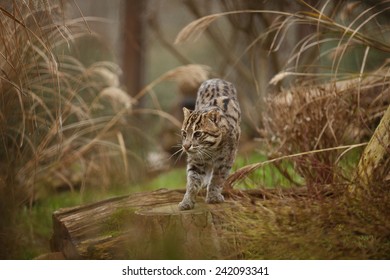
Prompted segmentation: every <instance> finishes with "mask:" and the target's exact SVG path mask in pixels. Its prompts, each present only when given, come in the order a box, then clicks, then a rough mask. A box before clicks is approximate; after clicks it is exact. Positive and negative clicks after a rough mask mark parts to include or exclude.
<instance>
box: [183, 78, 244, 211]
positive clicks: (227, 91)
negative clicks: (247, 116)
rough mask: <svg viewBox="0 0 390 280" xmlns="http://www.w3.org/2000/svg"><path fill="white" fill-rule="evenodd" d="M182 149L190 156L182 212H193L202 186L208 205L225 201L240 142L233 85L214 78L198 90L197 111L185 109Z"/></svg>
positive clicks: (236, 102)
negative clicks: (226, 187) (224, 191)
mask: <svg viewBox="0 0 390 280" xmlns="http://www.w3.org/2000/svg"><path fill="white" fill-rule="evenodd" d="M183 112H184V121H183V126H182V130H181V134H182V149H183V151H184V152H186V153H187V186H186V194H185V195H184V198H183V200H182V202H180V204H179V209H180V210H188V209H192V208H194V206H195V198H196V195H197V193H198V191H199V189H200V188H201V187H206V188H207V196H206V202H207V203H220V202H223V201H224V197H223V195H222V194H221V191H222V187H223V184H224V182H225V180H226V178H227V176H228V175H229V172H230V169H231V167H232V165H233V162H234V159H235V156H236V152H237V146H238V141H239V139H240V133H241V130H240V121H241V111H240V106H239V104H238V100H237V92H236V89H235V87H234V86H233V84H231V83H229V82H227V81H224V80H221V79H212V80H207V81H205V82H203V84H202V85H201V86H200V87H199V90H198V94H197V99H196V105H195V110H193V111H190V110H188V109H187V108H183Z"/></svg>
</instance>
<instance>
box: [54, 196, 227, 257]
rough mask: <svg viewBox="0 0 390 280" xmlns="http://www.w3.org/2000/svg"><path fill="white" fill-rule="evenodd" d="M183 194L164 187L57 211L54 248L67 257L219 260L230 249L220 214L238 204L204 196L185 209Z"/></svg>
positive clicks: (55, 214) (55, 213)
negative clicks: (216, 201)
mask: <svg viewBox="0 0 390 280" xmlns="http://www.w3.org/2000/svg"><path fill="white" fill-rule="evenodd" d="M183 193H184V191H178V190H170V191H169V190H159V191H154V192H149V193H138V194H133V195H129V196H123V197H118V198H113V199H109V200H105V201H101V202H97V203H94V204H90V205H85V206H79V207H74V208H69V209H61V210H58V211H56V212H54V214H53V230H54V232H53V236H52V239H51V247H52V251H54V252H62V254H63V255H64V257H65V258H67V259H210V258H211V259H214V258H220V257H221V256H222V255H226V254H227V253H229V252H228V251H229V250H230V249H229V248H231V246H232V245H229V244H228V242H226V239H225V238H223V237H222V236H220V233H219V229H220V228H221V227H223V221H222V220H221V218H220V215H218V212H220V211H224V209H229V208H230V209H231V208H232V207H234V202H232V201H230V202H229V201H227V202H226V203H223V204H218V205H208V204H205V203H203V201H202V198H201V197H199V201H198V202H197V204H196V207H195V208H194V209H193V210H190V211H182V212H180V211H179V210H178V207H177V204H178V203H179V202H180V200H181V199H182V197H183ZM229 246H230V247H229ZM231 249H232V248H231Z"/></svg>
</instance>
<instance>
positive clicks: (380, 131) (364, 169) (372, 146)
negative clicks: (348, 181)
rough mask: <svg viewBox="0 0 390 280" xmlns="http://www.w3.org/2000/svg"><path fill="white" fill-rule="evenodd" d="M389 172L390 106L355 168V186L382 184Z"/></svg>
mask: <svg viewBox="0 0 390 280" xmlns="http://www.w3.org/2000/svg"><path fill="white" fill-rule="evenodd" d="M389 171H390V106H389V107H388V108H387V110H386V112H385V114H384V115H383V117H382V119H381V121H380V123H379V125H378V126H377V128H376V129H375V132H374V134H373V136H372V137H371V139H370V141H369V143H368V145H367V146H366V148H365V149H364V151H363V154H362V156H361V158H360V161H359V164H358V167H357V185H361V186H363V187H364V188H367V187H370V186H372V185H373V184H377V183H383V182H384V181H385V178H386V176H387V175H388V174H389Z"/></svg>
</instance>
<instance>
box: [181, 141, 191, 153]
mask: <svg viewBox="0 0 390 280" xmlns="http://www.w3.org/2000/svg"><path fill="white" fill-rule="evenodd" d="M190 148H191V143H190V142H184V143H183V149H184V151H188V150H189V149H190Z"/></svg>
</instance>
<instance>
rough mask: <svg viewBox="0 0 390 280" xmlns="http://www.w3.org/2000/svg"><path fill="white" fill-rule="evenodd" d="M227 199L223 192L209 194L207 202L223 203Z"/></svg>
mask: <svg viewBox="0 0 390 280" xmlns="http://www.w3.org/2000/svg"><path fill="white" fill-rule="evenodd" d="M224 201H225V199H224V197H223V195H222V194H220V193H219V194H214V195H208V196H207V197H206V203H210V204H214V203H222V202H224Z"/></svg>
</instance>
